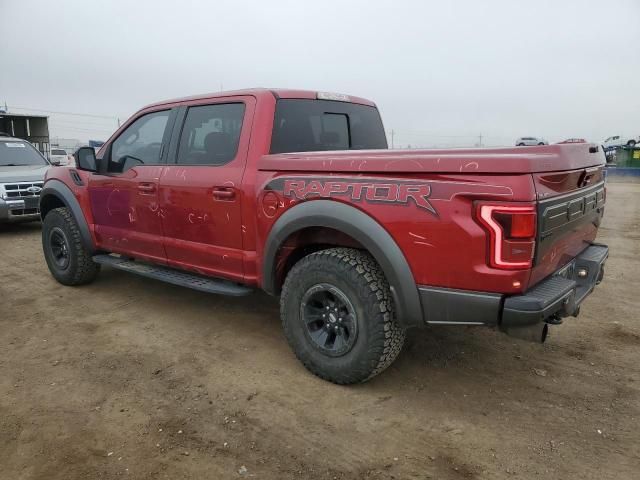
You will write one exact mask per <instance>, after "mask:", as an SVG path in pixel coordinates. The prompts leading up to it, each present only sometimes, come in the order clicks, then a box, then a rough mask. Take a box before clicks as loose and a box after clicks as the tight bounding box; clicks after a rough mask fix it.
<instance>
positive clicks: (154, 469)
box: [0, 183, 640, 480]
mask: <svg viewBox="0 0 640 480" xmlns="http://www.w3.org/2000/svg"><path fill="white" fill-rule="evenodd" d="M608 194H609V196H608V205H607V212H606V218H605V222H604V225H603V228H602V229H601V234H600V237H599V240H600V241H602V242H605V243H608V244H609V246H610V247H611V257H610V259H609V261H608V269H607V273H606V276H605V281H604V283H603V284H602V285H600V287H599V288H598V289H597V290H596V291H595V293H594V294H593V295H592V296H591V297H590V298H589V299H588V300H587V302H586V303H585V305H584V306H583V308H582V314H581V316H580V317H579V318H578V319H568V320H567V321H565V324H564V325H562V326H560V327H554V328H553V329H552V331H551V336H550V339H549V340H548V341H547V343H546V344H545V345H535V344H530V343H524V342H521V341H519V340H514V339H512V338H510V337H507V336H505V335H503V334H500V333H498V332H494V331H491V330H489V329H484V328H478V327H476V328H474V327H464V328H463V327H440V328H438V329H436V328H432V329H427V330H423V331H416V332H412V333H411V334H410V339H409V342H408V345H407V348H406V349H405V350H404V352H403V353H402V354H401V356H400V358H399V359H398V361H397V362H396V363H395V364H394V365H393V366H392V367H391V368H389V369H388V370H387V371H386V372H385V373H383V374H382V375H381V376H379V377H377V378H375V379H374V380H372V381H370V382H369V383H367V384H364V385H360V386H355V387H339V386H336V385H332V384H329V383H326V382H324V381H322V380H319V379H317V378H315V377H314V376H312V375H311V374H309V373H308V372H307V371H306V370H305V369H304V368H303V367H302V366H301V365H300V364H299V363H298V362H297V361H296V359H295V357H294V356H293V354H292V353H291V352H290V350H289V348H288V346H287V344H286V342H285V339H284V336H283V334H282V332H281V329H280V322H279V318H278V304H277V301H276V300H275V299H273V298H270V297H268V296H266V295H264V294H255V295H253V296H251V297H247V298H239V299H235V298H226V297H219V296H213V295H207V294H203V293H199V292H195V291H190V290H187V289H183V288H179V287H174V286H171V285H165V284H163V283H159V282H155V281H151V280H147V279H144V278H139V277H136V276H134V275H131V274H127V273H124V272H119V271H115V270H110V269H103V271H102V274H101V275H100V277H99V279H98V280H97V281H96V282H95V283H93V284H92V285H89V286H86V287H81V288H68V287H63V286H61V285H59V284H57V283H56V282H55V281H54V280H53V278H52V277H51V276H50V275H49V272H48V271H47V268H46V266H45V263H44V260H43V257H42V253H41V247H40V226H39V225H37V224H32V225H22V226H4V227H0V252H2V253H1V257H0V479H2V480H5V479H6V480H16V479H46V480H54V479H64V480H69V479H114V478H132V479H156V478H158V479H165V478H166V479H172V480H173V479H227V478H229V479H233V478H256V479H289V478H299V479H329V480H332V479H405V478H407V479H426V478H434V479H475V478H478V479H503V478H508V479H513V478H523V479H530V478H545V479H551V478H552V479H573V478H576V479H577V478H580V479H599V480H600V479H609V478H610V479H616V480H621V479H632V478H634V479H636V478H640V348H639V347H640V317H639V315H638V307H639V306H640V300H639V292H640V184H637V183H635V184H634V183H618V184H610V186H609V190H608Z"/></svg>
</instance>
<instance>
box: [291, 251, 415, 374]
mask: <svg viewBox="0 0 640 480" xmlns="http://www.w3.org/2000/svg"><path fill="white" fill-rule="evenodd" d="M280 312H281V317H282V325H283V328H284V332H285V335H286V337H287V340H288V342H289V345H290V346H291V348H292V349H293V351H294V352H295V354H296V356H297V357H298V359H299V360H300V361H301V362H302V363H303V365H304V366H305V367H306V368H307V369H308V370H309V371H311V372H312V373H313V374H315V375H317V376H319V377H321V378H323V379H325V380H329V381H330V382H333V383H338V384H352V383H359V382H364V381H366V380H368V379H370V378H372V377H374V376H375V375H377V374H378V373H380V372H382V371H383V370H384V369H385V368H387V367H388V366H389V365H391V363H393V361H394V360H395V359H396V357H397V356H398V354H399V353H400V350H401V349H402V345H403V344H404V339H405V332H404V330H403V329H402V328H401V327H400V326H399V325H398V322H397V320H396V318H395V309H394V305H393V300H392V298H391V292H390V289H389V284H388V282H387V280H386V278H385V276H384V273H383V272H382V270H381V268H380V266H379V265H378V264H377V262H376V261H375V260H374V258H373V257H372V256H371V255H369V254H368V253H366V252H363V251H360V250H355V249H351V248H331V249H328V250H322V251H319V252H316V253H312V254H310V255H308V256H306V257H304V258H303V259H302V260H300V261H299V262H298V263H296V264H295V265H294V266H293V268H292V269H291V271H290V272H289V274H288V275H287V278H286V280H285V282H284V286H283V288H282V296H281V299H280Z"/></svg>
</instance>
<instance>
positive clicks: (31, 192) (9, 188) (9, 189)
mask: <svg viewBox="0 0 640 480" xmlns="http://www.w3.org/2000/svg"><path fill="white" fill-rule="evenodd" d="M43 185H44V182H20V183H5V184H4V185H3V187H4V194H5V198H7V199H10V198H25V197H39V196H40V190H42V186H43Z"/></svg>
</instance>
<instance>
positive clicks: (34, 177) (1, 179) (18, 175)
mask: <svg viewBox="0 0 640 480" xmlns="http://www.w3.org/2000/svg"><path fill="white" fill-rule="evenodd" d="M48 168H49V165H26V166H19V167H2V166H0V183H11V182H39V181H42V180H44V174H45V173H46V172H47V169H48Z"/></svg>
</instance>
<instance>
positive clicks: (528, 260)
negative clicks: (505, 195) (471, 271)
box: [477, 203, 536, 269]
mask: <svg viewBox="0 0 640 480" xmlns="http://www.w3.org/2000/svg"><path fill="white" fill-rule="evenodd" d="M477 215H478V219H479V220H480V223H481V224H482V225H483V226H484V227H485V229H486V230H487V232H488V233H489V264H490V265H491V266H492V267H495V268H503V269H525V268H531V265H532V259H533V252H534V249H535V244H536V242H535V237H536V209H535V206H534V205H515V204H513V205H508V204H489V203H479V204H478V207H477Z"/></svg>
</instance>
